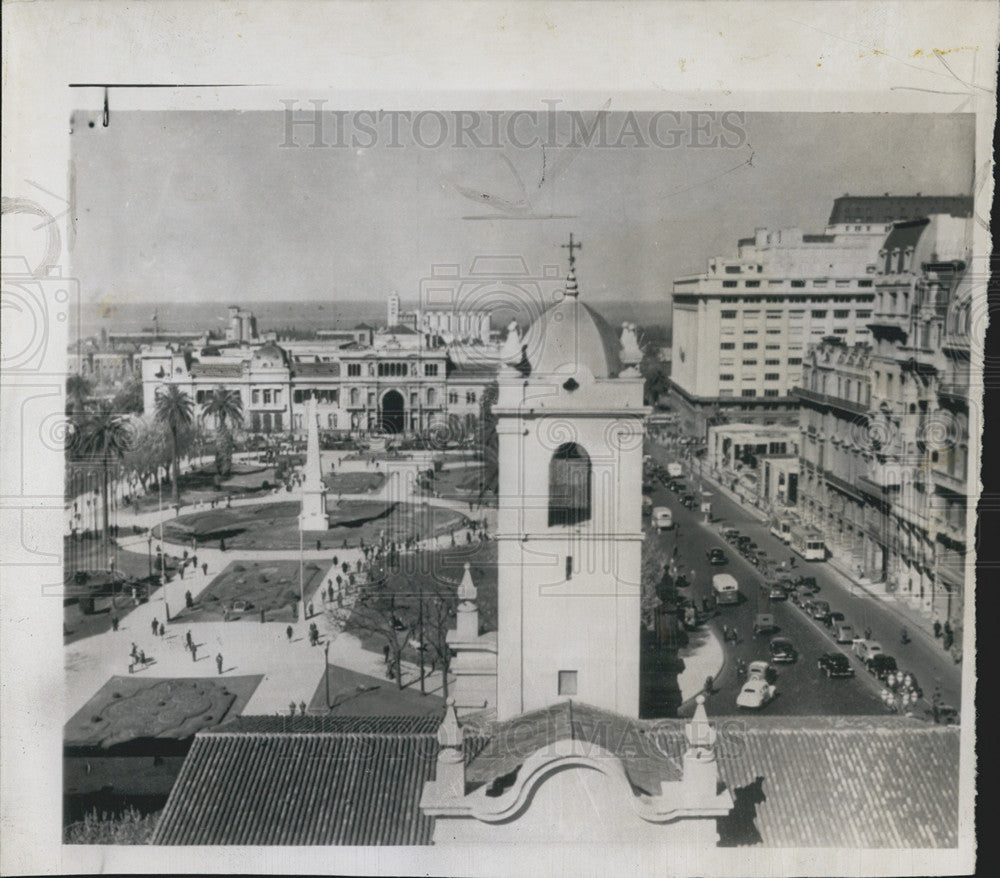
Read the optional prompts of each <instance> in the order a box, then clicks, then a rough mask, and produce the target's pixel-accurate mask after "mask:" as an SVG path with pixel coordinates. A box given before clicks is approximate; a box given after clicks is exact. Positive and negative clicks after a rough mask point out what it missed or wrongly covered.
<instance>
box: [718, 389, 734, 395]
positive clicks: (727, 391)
mask: <svg viewBox="0 0 1000 878" xmlns="http://www.w3.org/2000/svg"><path fill="white" fill-rule="evenodd" d="M732 395H733V391H732V390H720V391H719V396H732Z"/></svg>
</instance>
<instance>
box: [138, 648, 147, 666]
mask: <svg viewBox="0 0 1000 878" xmlns="http://www.w3.org/2000/svg"><path fill="white" fill-rule="evenodd" d="M139 664H140V665H145V664H146V653H145V652H144V651H143V650H141V649H140V650H139Z"/></svg>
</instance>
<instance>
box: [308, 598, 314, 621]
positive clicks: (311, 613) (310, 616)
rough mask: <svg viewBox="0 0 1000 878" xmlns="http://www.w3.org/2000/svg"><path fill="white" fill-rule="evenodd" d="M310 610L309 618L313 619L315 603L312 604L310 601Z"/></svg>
mask: <svg viewBox="0 0 1000 878" xmlns="http://www.w3.org/2000/svg"><path fill="white" fill-rule="evenodd" d="M308 609H309V618H310V619H311V618H312V617H313V603H312V601H309V608H308Z"/></svg>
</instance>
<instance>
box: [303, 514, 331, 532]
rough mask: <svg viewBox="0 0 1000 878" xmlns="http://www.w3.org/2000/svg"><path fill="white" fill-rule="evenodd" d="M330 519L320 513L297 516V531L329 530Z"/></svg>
mask: <svg viewBox="0 0 1000 878" xmlns="http://www.w3.org/2000/svg"><path fill="white" fill-rule="evenodd" d="M329 529H330V519H329V518H328V517H327V516H326V515H323V514H322V513H312V514H306V515H300V516H299V530H305V531H312V530H329Z"/></svg>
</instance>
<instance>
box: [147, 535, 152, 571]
mask: <svg viewBox="0 0 1000 878" xmlns="http://www.w3.org/2000/svg"><path fill="white" fill-rule="evenodd" d="M146 552H147V558H148V561H149V574H148V576H147V578H148V579H149V580H150V581H152V579H153V531H152V530H150V532H149V536H148V537H146Z"/></svg>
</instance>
